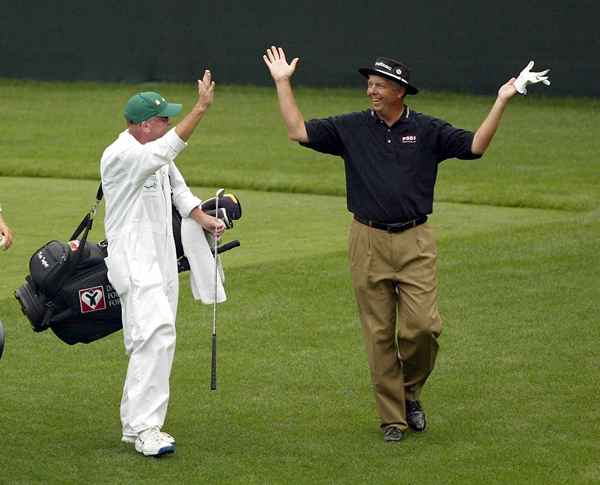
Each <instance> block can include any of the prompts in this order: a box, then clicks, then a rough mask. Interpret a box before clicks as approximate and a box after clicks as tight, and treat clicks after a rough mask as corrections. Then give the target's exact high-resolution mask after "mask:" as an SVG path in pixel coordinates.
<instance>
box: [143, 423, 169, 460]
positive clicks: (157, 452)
mask: <svg viewBox="0 0 600 485" xmlns="http://www.w3.org/2000/svg"><path fill="white" fill-rule="evenodd" d="M135 450H136V451H137V452H138V453H141V454H142V455H144V456H161V455H166V454H167V453H173V452H174V451H175V445H174V444H173V443H171V442H169V441H167V440H166V439H165V438H163V436H162V433H161V432H160V429H159V428H158V426H154V427H152V428H148V429H147V430H145V431H142V432H141V433H140V434H139V435H138V437H137V439H136V440H135Z"/></svg>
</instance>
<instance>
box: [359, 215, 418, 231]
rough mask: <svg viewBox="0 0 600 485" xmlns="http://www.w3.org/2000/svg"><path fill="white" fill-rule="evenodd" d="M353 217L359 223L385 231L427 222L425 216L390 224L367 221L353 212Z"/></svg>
mask: <svg viewBox="0 0 600 485" xmlns="http://www.w3.org/2000/svg"><path fill="white" fill-rule="evenodd" d="M354 219H356V220H357V221H358V222H360V223H361V224H364V225H365V226H369V227H374V228H375V229H381V230H382V231H387V232H403V231H406V230H407V229H411V228H413V227H415V226H418V225H419V224H423V223H425V222H427V216H422V217H418V218H417V219H413V220H412V221H406V222H394V223H392V224H384V223H383V222H375V221H368V220H365V219H363V218H362V217H360V216H357V215H356V214H354Z"/></svg>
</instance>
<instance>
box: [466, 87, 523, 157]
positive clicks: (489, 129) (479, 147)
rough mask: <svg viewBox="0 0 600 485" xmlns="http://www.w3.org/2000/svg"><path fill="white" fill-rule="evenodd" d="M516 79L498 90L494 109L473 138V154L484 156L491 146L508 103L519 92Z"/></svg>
mask: <svg viewBox="0 0 600 485" xmlns="http://www.w3.org/2000/svg"><path fill="white" fill-rule="evenodd" d="M514 83H515V78H512V79H510V80H509V81H508V82H507V83H506V84H504V85H502V86H501V87H500V89H499V90H498V97H497V98H496V101H495V102H494V105H493V106H492V109H491V110H490V112H489V113H488V115H487V116H486V118H485V120H483V123H481V126H480V127H479V128H478V129H477V131H476V132H475V136H474V137H473V144H472V145H471V152H472V153H474V154H476V155H483V154H484V153H485V151H486V150H487V148H488V146H489V145H490V143H491V141H492V138H494V135H495V134H496V131H497V130H498V126H499V125H500V120H501V119H502V115H503V113H504V110H505V109H506V106H507V105H508V101H509V100H510V98H512V97H513V96H514V95H515V94H516V92H517V90H516V89H515V87H514Z"/></svg>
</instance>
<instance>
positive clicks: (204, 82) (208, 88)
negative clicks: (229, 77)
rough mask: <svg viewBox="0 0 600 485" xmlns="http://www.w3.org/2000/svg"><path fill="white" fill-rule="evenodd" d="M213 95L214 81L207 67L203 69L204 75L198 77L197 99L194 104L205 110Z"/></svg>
mask: <svg viewBox="0 0 600 485" xmlns="http://www.w3.org/2000/svg"><path fill="white" fill-rule="evenodd" d="M214 97H215V82H214V81H213V80H212V75H211V73H210V71H209V70H208V69H206V70H205V71H204V77H203V78H202V79H198V101H197V102H196V106H198V107H200V108H201V109H202V110H206V109H207V108H208V107H209V106H210V105H211V104H212V102H213V99H214Z"/></svg>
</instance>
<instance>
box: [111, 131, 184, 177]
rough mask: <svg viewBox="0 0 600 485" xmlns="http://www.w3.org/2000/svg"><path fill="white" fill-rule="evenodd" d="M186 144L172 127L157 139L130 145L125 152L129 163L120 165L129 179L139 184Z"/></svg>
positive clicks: (173, 157) (170, 160)
mask: <svg viewBox="0 0 600 485" xmlns="http://www.w3.org/2000/svg"><path fill="white" fill-rule="evenodd" d="M186 146H187V143H185V142H184V141H183V140H182V139H181V138H179V135H177V133H176V132H175V128H172V129H171V130H169V131H168V132H167V133H165V135H163V136H162V137H160V138H159V139H157V140H154V141H152V142H149V143H146V144H144V145H141V144H136V145H133V146H130V147H129V149H128V150H127V154H126V159H127V160H128V161H129V163H125V164H122V166H123V168H124V169H125V170H127V171H128V172H129V173H128V176H129V178H130V180H131V181H132V182H133V183H134V184H135V185H141V184H143V183H144V181H145V180H146V179H147V178H148V177H149V176H150V175H152V174H153V173H154V172H156V171H157V170H158V169H159V168H160V167H162V166H164V165H167V164H168V163H170V162H172V161H173V160H175V158H176V157H177V155H179V153H181V151H182V150H183V149H184V148H185V147H186Z"/></svg>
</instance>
